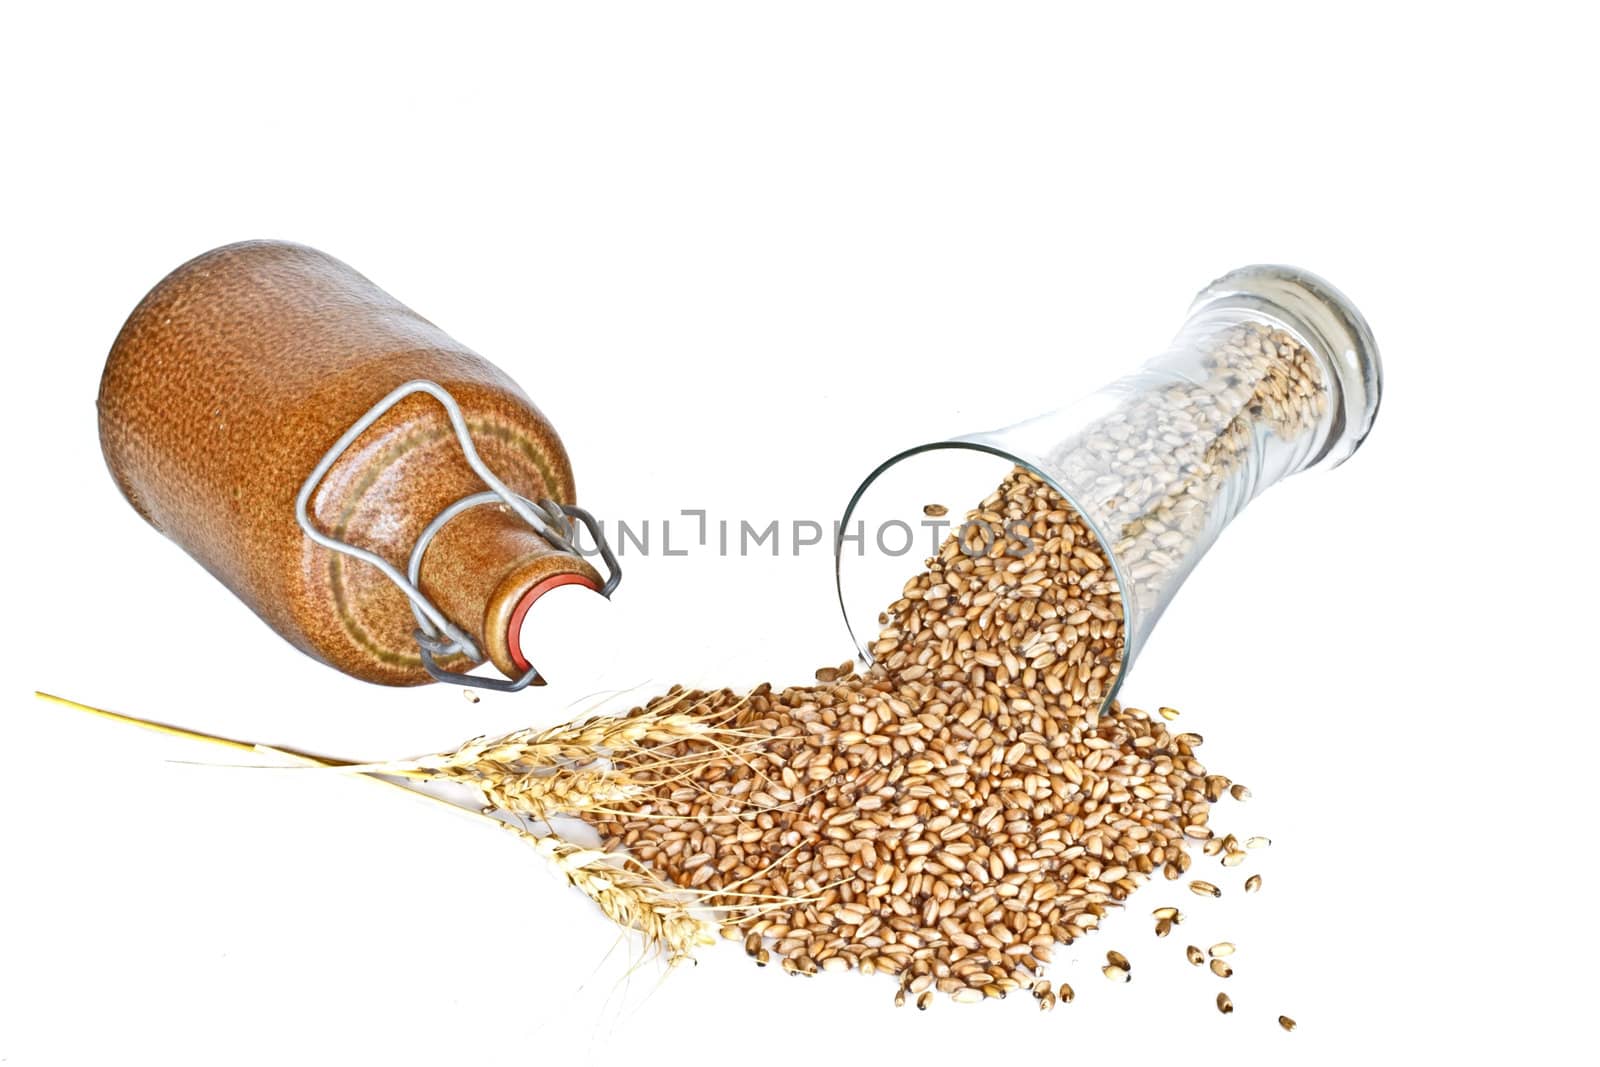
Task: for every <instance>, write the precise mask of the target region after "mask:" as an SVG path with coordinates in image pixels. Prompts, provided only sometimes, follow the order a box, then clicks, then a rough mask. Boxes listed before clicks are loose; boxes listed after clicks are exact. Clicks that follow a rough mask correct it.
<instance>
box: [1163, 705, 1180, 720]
mask: <svg viewBox="0 0 1600 1067" xmlns="http://www.w3.org/2000/svg"><path fill="white" fill-rule="evenodd" d="M1161 717H1162V718H1163V719H1166V720H1167V721H1168V722H1171V721H1172V720H1173V719H1176V718H1177V717H1178V709H1177V708H1162V709H1161Z"/></svg>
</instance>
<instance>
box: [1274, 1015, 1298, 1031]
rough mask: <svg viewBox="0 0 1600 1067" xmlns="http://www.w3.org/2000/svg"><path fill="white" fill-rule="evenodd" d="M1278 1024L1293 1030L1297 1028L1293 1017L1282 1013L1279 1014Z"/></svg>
mask: <svg viewBox="0 0 1600 1067" xmlns="http://www.w3.org/2000/svg"><path fill="white" fill-rule="evenodd" d="M1278 1025H1279V1026H1281V1027H1283V1028H1284V1029H1285V1030H1293V1029H1294V1028H1295V1025H1296V1023H1295V1021H1294V1020H1293V1019H1291V1018H1289V1017H1288V1016H1287V1015H1280V1016H1278Z"/></svg>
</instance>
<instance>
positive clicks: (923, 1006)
mask: <svg viewBox="0 0 1600 1067" xmlns="http://www.w3.org/2000/svg"><path fill="white" fill-rule="evenodd" d="M932 1003H933V990H931V989H929V990H926V991H925V992H923V993H920V994H918V995H917V1010H918V1011H927V1010H928V1005H929V1004H932Z"/></svg>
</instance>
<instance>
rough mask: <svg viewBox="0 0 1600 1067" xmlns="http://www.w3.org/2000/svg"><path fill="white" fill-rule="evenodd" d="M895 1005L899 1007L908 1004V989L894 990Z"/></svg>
mask: <svg viewBox="0 0 1600 1067" xmlns="http://www.w3.org/2000/svg"><path fill="white" fill-rule="evenodd" d="M894 1006H895V1007H897V1008H903V1007H905V1006H906V991H905V990H904V989H896V990H895V991H894Z"/></svg>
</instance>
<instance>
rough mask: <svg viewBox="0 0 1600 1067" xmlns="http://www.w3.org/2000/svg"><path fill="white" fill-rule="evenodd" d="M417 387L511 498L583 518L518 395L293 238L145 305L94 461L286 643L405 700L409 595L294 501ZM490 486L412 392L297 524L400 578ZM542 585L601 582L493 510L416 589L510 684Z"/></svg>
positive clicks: (410, 668)
mask: <svg viewBox="0 0 1600 1067" xmlns="http://www.w3.org/2000/svg"><path fill="white" fill-rule="evenodd" d="M417 379H426V380H430V381H433V382H436V383H437V384H438V385H440V386H442V387H443V388H444V389H445V390H446V391H447V392H448V393H449V394H450V395H451V396H452V397H453V398H454V399H455V400H456V402H457V403H458V404H459V405H460V406H461V408H462V410H463V413H464V414H465V416H466V421H467V425H468V427H469V429H470V432H471V435H472V438H473V441H474V444H475V446H476V448H477V450H478V453H479V455H480V456H481V457H482V459H483V460H484V462H485V463H487V465H488V466H489V468H490V469H491V470H492V471H494V472H495V474H496V475H498V477H499V478H500V479H501V480H502V481H504V482H505V483H506V484H507V486H509V487H510V488H511V489H512V490H513V491H514V492H516V493H518V494H519V495H521V496H523V497H527V498H528V499H530V500H541V499H551V500H555V501H557V502H559V503H563V504H570V503H574V502H575V499H574V493H575V490H574V486H573V479H572V467H571V464H570V462H569V461H568V457H567V453H566V450H565V449H564V448H563V447H562V445H561V441H560V438H559V437H557V435H556V432H555V429H554V427H552V426H551V424H550V422H549V420H547V419H546V418H545V417H544V416H543V415H542V414H541V413H540V412H539V410H538V409H537V408H536V407H534V405H533V403H532V401H531V400H529V399H528V397H527V396H526V395H525V394H524V393H523V392H522V390H521V389H520V388H518V386H517V385H516V383H514V382H513V381H512V380H511V379H510V378H509V377H507V376H506V375H505V374H504V373H503V372H501V371H500V370H499V369H498V368H497V367H495V366H494V365H493V364H491V363H490V362H489V361H488V360H486V359H484V358H483V357H482V356H479V355H478V354H477V353H475V352H473V351H471V350H470V349H468V348H466V347H464V346H462V345H461V344H459V343H457V342H456V341H454V340H452V339H451V338H450V337H449V336H447V335H446V334H445V333H444V332H443V331H441V330H440V329H439V328H438V327H436V326H434V325H433V324H432V323H430V322H428V321H427V320H426V319H424V318H422V317H421V316H420V315H418V314H416V313H415V312H413V311H412V310H410V309H409V308H407V307H406V306H404V305H403V304H401V303H399V302H398V301H397V300H395V299H394V298H393V297H391V296H389V295H388V294H387V293H385V292H384V291H383V290H381V289H379V288H378V287H377V286H375V285H374V284H372V283H371V282H370V281H368V280H367V279H366V278H364V277H363V276H361V275H360V274H358V273H356V272H355V271H354V270H352V269H351V268H350V267H348V266H346V265H345V264H343V263H341V262H339V261H338V260H336V259H333V258H332V257H331V256H327V255H325V254H323V253H321V252H318V251H315V250H314V249H310V248H306V247H303V246H300V245H294V244H288V243H283V242H272V241H250V242H244V243H241V244H235V245H228V246H226V247H223V248H219V249H216V250H214V251H211V252H207V253H205V254H204V255H202V256H199V257H198V258H196V259H194V260H191V261H190V262H188V263H186V264H184V265H183V266H181V267H179V268H178V269H177V270H175V271H173V272H172V273H171V274H170V275H168V276H167V277H166V278H165V279H164V280H163V281H161V282H160V283H159V284H158V285H157V286H156V287H155V289H153V290H152V291H151V292H150V293H149V295H147V296H146V297H145V298H144V300H143V301H142V302H141V303H140V304H139V306H138V307H137V308H136V309H135V310H134V312H133V314H132V315H131V316H130V317H129V319H128V321H127V323H126V324H125V325H124V326H123V328H122V331H121V333H120V334H119V335H118V337H117V340H116V343H115V344H114V346H113V347H112V350H111V354H110V356H109V358H108V359H107V361H106V367H105V372H104V375H103V377H102V380H101V383H100V396H99V415H100V439H101V447H102V449H103V451H104V453H105V458H106V463H107V466H109V467H110V469H111V473H112V476H113V477H114V478H115V479H116V482H117V485H118V486H119V487H120V488H121V490H122V492H123V495H125V496H126V497H127V499H128V501H129V503H131V504H132V505H133V507H134V509H135V510H137V511H138V512H139V514H140V515H142V516H144V518H145V519H146V520H148V521H149V522H150V524H151V525H153V526H154V527H155V528H156V529H158V530H160V531H161V532H162V533H164V534H165V535H166V536H168V537H169V538H171V539H172V540H174V541H176V542H177V543H178V544H179V545H181V546H182V547H183V549H184V550H185V551H187V552H188V553H189V554H190V555H191V556H193V557H194V558H195V559H196V560H197V561H198V562H199V563H200V564H202V565H203V566H204V567H205V568H206V569H207V570H209V571H210V572H211V573H212V574H213V575H215V576H216V577H217V579H218V580H220V581H221V582H222V583H223V584H224V585H226V586H227V587H228V588H229V589H231V590H233V592H234V593H235V594H237V595H238V597H239V598H240V599H241V600H243V601H244V602H245V603H246V604H248V605H249V606H250V607H251V609H253V610H254V611H255V612H256V614H257V615H259V616H260V617H261V618H262V619H263V620H265V621H266V622H267V624H268V625H269V626H271V627H272V628H273V629H274V630H276V631H277V632H278V633H279V634H281V635H282V636H283V637H284V638H286V639H287V640H288V641H290V642H291V643H292V644H294V645H295V646H296V647H298V648H300V649H301V650H302V651H304V652H306V653H307V654H308V655H311V656H313V657H315V658H317V659H320V660H322V661H323V662H325V663H327V664H329V665H331V666H333V667H335V668H337V669H339V670H341V671H344V672H345V673H347V674H350V675H353V676H355V677H357V678H362V679H365V680H367V681H371V682H378V683H382V684H386V685H415V684H419V683H422V682H427V681H429V680H430V676H429V675H428V673H427V672H426V671H425V670H424V668H423V666H422V663H421V659H420V656H419V653H418V649H417V645H416V643H415V641H414V639H413V637H412V634H413V631H414V630H415V629H416V621H415V619H414V617H413V614H412V611H411V607H410V603H409V602H408V600H407V599H406V597H405V595H404V594H403V593H402V592H401V591H400V589H399V588H397V587H396V586H395V585H393V584H392V583H391V582H390V581H389V580H388V579H387V578H386V577H385V576H384V575H383V574H382V573H381V572H380V571H378V570H377V569H376V568H375V567H373V566H371V565H370V564H367V563H364V562H362V561H360V560H357V559H352V558H350V557H348V556H345V555H342V554H340V553H337V552H334V551H331V550H329V549H327V548H324V547H322V546H320V545H318V544H316V543H315V542H313V541H312V540H310V539H309V538H308V537H306V535H305V533H304V531H303V530H302V529H301V528H300V526H299V524H298V522H297V521H296V517H295V497H296V494H297V493H298V492H299V491H300V488H301V486H302V484H303V483H304V482H305V481H306V478H307V475H308V474H310V473H311V471H312V469H313V468H314V467H315V465H316V464H317V462H318V461H319V460H320V459H321V458H322V457H323V455H324V454H325V453H326V452H327V451H328V450H329V448H330V447H331V446H332V445H333V444H334V443H335V442H336V441H337V440H338V439H339V437H340V436H341V435H342V434H343V433H344V432H345V431H346V430H347V429H349V427H350V426H351V425H352V424H353V423H354V422H355V421H356V420H357V419H359V418H360V417H361V416H362V415H363V414H365V413H366V412H367V411H368V410H369V409H370V408H372V406H373V405H374V404H376V403H377V402H378V401H379V400H380V399H382V398H383V397H384V396H385V395H387V394H388V393H389V392H390V391H391V390H393V389H395V388H396V387H397V386H400V385H402V384H403V383H406V382H408V381H413V380H417ZM484 489H485V485H484V483H483V482H482V480H480V479H479V477H478V476H477V475H476V474H475V473H474V472H473V471H472V469H471V467H470V466H468V464H467V461H466V459H465V458H464V456H463V453H462V451H461V448H460V446H459V444H458V441H457V438H456V435H455V433H454V431H453V430H452V428H451V425H450V421H449V419H448V417H447V415H446V413H445V411H444V409H443V408H442V407H441V406H440V405H439V404H438V402H437V401H435V400H434V399H432V398H431V397H428V396H425V395H413V396H409V397H407V398H405V399H403V400H401V401H400V402H399V404H397V405H396V406H395V407H394V408H393V409H391V410H390V411H389V412H388V413H387V414H386V415H384V416H383V417H382V418H380V419H379V420H378V421H377V422H375V423H374V424H373V425H372V426H370V427H369V428H368V429H367V430H366V431H364V432H363V433H362V434H361V435H360V436H359V437H357V438H356V440H355V441H354V442H353V443H352V444H351V446H350V447H349V448H348V449H346V450H345V451H344V453H343V454H342V455H341V456H340V458H339V459H338V460H337V461H336V462H335V463H334V464H333V466H332V467H331V468H330V469H329V470H328V472H327V474H326V476H325V477H323V478H322V480H321V481H320V483H319V484H318V486H317V488H316V491H315V492H314V493H313V495H312V496H311V498H310V501H309V515H310V518H311V520H312V522H313V523H315V524H316V526H317V527H318V528H319V529H320V530H322V531H323V532H325V533H327V534H330V535H332V536H334V537H337V538H338V539H340V540H341V541H345V542H348V543H350V544H353V545H356V546H359V547H361V548H365V549H368V550H370V551H373V552H376V553H377V554H378V555H380V556H382V557H383V558H384V559H386V560H387V561H388V562H390V563H391V564H393V565H395V566H396V567H397V568H399V569H400V570H401V571H404V570H405V568H406V562H407V558H408V556H409V555H410V552H411V549H412V547H413V545H414V544H415V543H416V540H417V537H418V535H419V534H421V533H422V531H423V529H424V528H425V527H426V526H427V525H428V523H429V522H431V521H432V520H433V519H434V517H435V516H437V515H438V514H439V513H440V512H441V511H443V510H444V509H445V508H446V507H447V506H449V505H450V504H452V503H454V502H455V501H457V500H459V499H461V498H463V497H466V496H468V495H471V494H473V493H477V492H481V491H483V490H484ZM552 582H554V583H557V584H559V583H561V582H578V583H581V584H585V585H588V586H589V587H590V588H598V587H599V576H598V574H597V573H596V571H595V569H594V568H593V567H592V566H590V564H589V563H588V562H587V561H585V560H583V559H581V558H579V557H578V556H576V555H572V554H570V553H566V552H560V551H557V550H556V549H555V548H553V547H552V546H551V545H550V543H549V542H547V541H546V540H545V539H543V538H542V537H540V536H539V534H538V533H536V532H535V531H534V530H533V529H532V528H531V527H529V526H527V525H526V524H525V523H523V522H522V520H521V519H519V518H518V517H517V516H516V515H515V514H514V513H513V512H512V511H511V509H510V508H507V507H505V506H503V505H500V504H486V505H481V506H478V507H473V508H470V509H468V510H466V511H464V512H463V513H461V514H460V515H458V516H456V517H455V518H453V519H451V520H450V521H449V522H448V523H447V524H446V525H445V526H444V527H443V528H442V529H441V530H440V531H439V532H438V535H437V536H436V537H435V538H434V540H433V541H432V542H431V543H430V545H429V547H428V548H427V550H426V553H425V555H424V556H423V558H422V562H421V571H420V575H419V581H418V583H417V584H418V586H419V588H420V589H421V590H422V592H423V593H424V594H426V595H427V596H428V597H429V598H430V599H431V600H432V601H433V602H434V603H435V604H436V605H437V606H438V607H439V608H441V609H442V610H443V611H444V613H445V614H446V615H447V616H448V617H449V618H450V619H451V621H452V622H454V623H455V624H456V625H457V626H459V627H460V628H461V629H463V630H464V631H466V632H467V633H468V634H470V635H471V636H472V638H473V639H474V641H476V642H477V643H478V647H479V648H480V649H482V650H483V651H484V652H485V653H487V655H488V658H489V659H491V660H492V661H494V663H495V665H496V666H497V667H498V668H499V669H500V670H501V671H502V672H503V673H505V674H507V675H508V676H512V677H515V676H516V675H517V674H519V673H521V671H523V670H525V669H526V667H527V659H526V657H525V656H524V655H523V653H522V650H521V649H519V648H518V647H517V636H516V632H515V630H516V627H515V625H514V624H513V618H514V617H520V615H519V609H520V610H521V611H525V610H526V608H527V604H528V603H529V602H530V601H531V598H532V597H536V596H537V595H538V593H539V591H540V590H541V589H543V588H547V587H549V585H550V584H551V583H552ZM204 614H205V607H204V605H198V604H197V605H196V606H195V616H196V619H197V620H198V619H201V618H203V617H204ZM443 666H446V667H448V668H451V669H455V670H464V669H467V668H468V667H470V666H472V664H471V663H470V662H469V661H468V660H466V659H465V657H459V656H458V657H455V659H454V660H452V661H447V662H446V663H444V664H443Z"/></svg>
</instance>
